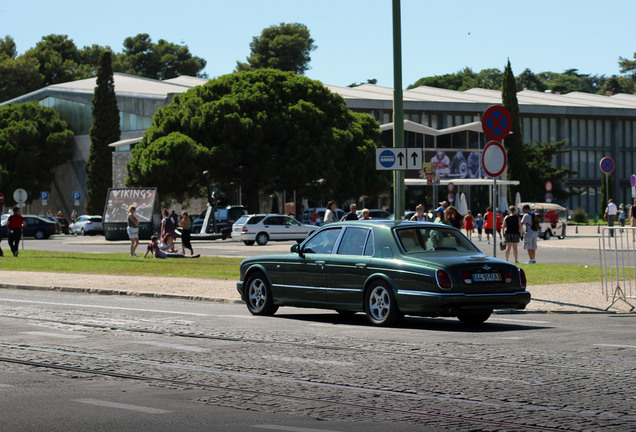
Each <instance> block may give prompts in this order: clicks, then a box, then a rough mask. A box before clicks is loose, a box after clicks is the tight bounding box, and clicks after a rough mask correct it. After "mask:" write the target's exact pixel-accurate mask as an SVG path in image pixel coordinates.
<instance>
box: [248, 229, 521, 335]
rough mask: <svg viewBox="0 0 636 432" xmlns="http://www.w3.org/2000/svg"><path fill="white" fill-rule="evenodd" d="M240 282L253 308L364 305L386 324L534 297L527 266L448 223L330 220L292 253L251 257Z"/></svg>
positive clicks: (476, 317)
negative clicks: (489, 251) (483, 247)
mask: <svg viewBox="0 0 636 432" xmlns="http://www.w3.org/2000/svg"><path fill="white" fill-rule="evenodd" d="M237 289H238V291H239V293H240V295H241V298H242V299H243V300H244V301H245V303H246V304H247V308H248V309H249V311H250V312H251V313H252V314H254V315H273V314H274V313H275V312H276V311H277V310H278V308H279V306H296V307H311V308H323V309H334V310H336V311H338V312H339V313H341V314H354V313H356V312H364V313H365V314H366V315H367V317H368V319H369V321H370V322H371V323H372V324H375V325H379V326H388V325H393V324H395V323H397V322H398V321H399V320H401V319H402V317H403V316H404V315H416V316H425V317H439V316H442V317H457V318H459V319H460V320H461V321H462V322H464V323H466V324H469V325H478V324H481V323H483V322H484V321H486V320H487V319H488V317H490V315H491V314H492V312H493V310H494V309H524V308H525V307H526V305H527V304H528V303H529V302H530V293H529V292H528V291H527V290H526V277H525V273H524V271H523V269H521V268H518V267H517V266H515V265H513V264H510V263H508V262H506V261H503V260H500V259H497V258H492V257H489V256H486V255H484V254H483V253H482V252H481V251H480V250H479V249H478V248H477V247H476V246H475V245H474V244H473V243H472V242H471V241H470V240H469V239H468V238H467V237H466V236H464V235H463V234H462V233H461V231H459V230H457V229H455V228H453V227H450V226H448V225H441V224H434V223H418V222H402V223H395V222H393V221H369V222H366V221H365V222H363V221H357V222H356V221H353V222H340V223H332V224H328V225H325V226H324V227H322V228H321V229H319V230H317V231H315V232H314V233H313V234H312V235H310V236H309V237H308V238H307V239H306V240H305V241H303V242H302V243H301V244H300V245H293V246H292V247H291V251H290V253H288V254H279V255H263V256H256V257H251V258H247V259H245V260H244V261H243V262H242V263H241V267H240V280H239V281H238V283H237Z"/></svg>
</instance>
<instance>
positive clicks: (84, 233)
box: [82, 228, 86, 236]
mask: <svg viewBox="0 0 636 432" xmlns="http://www.w3.org/2000/svg"><path fill="white" fill-rule="evenodd" d="M82 235H83V236H85V235H86V231H84V228H82Z"/></svg>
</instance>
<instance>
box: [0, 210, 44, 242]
mask: <svg viewBox="0 0 636 432" xmlns="http://www.w3.org/2000/svg"><path fill="white" fill-rule="evenodd" d="M22 217H23V218H24V219H25V220H26V223H27V225H26V226H25V227H24V228H22V236H23V237H35V238H36V239H39V240H41V239H47V238H49V237H51V236H52V235H53V234H55V222H51V221H50V220H47V219H44V218H42V217H40V216H34V215H23V216H22ZM8 223H9V222H8V219H7V220H3V221H2V224H3V225H2V237H5V238H6V237H7V224H8Z"/></svg>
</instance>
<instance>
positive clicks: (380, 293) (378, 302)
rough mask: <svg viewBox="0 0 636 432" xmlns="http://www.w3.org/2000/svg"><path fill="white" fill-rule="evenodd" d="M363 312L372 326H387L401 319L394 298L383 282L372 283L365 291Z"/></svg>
mask: <svg viewBox="0 0 636 432" xmlns="http://www.w3.org/2000/svg"><path fill="white" fill-rule="evenodd" d="M364 310H365V312H366V314H367V318H368V319H369V321H370V322H371V323H372V324H375V325H378V326H388V325H392V324H395V323H396V322H398V321H400V320H401V319H402V314H401V313H400V311H399V309H398V307H397V303H396V301H395V296H394V295H393V292H392V291H391V288H390V287H389V286H388V284H387V283H386V282H384V281H377V282H374V283H373V284H372V285H371V287H370V288H369V289H368V290H367V291H366V295H365V301H364Z"/></svg>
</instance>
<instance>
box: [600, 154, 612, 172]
mask: <svg viewBox="0 0 636 432" xmlns="http://www.w3.org/2000/svg"><path fill="white" fill-rule="evenodd" d="M600 165H601V171H603V172H604V173H605V174H610V173H611V172H612V171H614V168H615V167H616V164H615V163H614V159H612V158H611V157H604V158H603V159H601V163H600Z"/></svg>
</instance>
